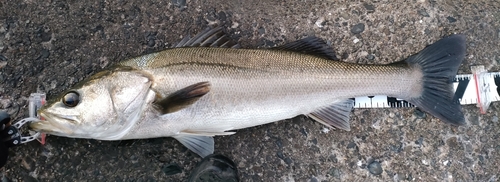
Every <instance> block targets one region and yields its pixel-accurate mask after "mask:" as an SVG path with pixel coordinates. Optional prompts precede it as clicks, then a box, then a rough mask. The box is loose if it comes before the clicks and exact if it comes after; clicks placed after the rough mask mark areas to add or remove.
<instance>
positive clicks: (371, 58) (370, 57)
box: [366, 54, 375, 60]
mask: <svg viewBox="0 0 500 182" xmlns="http://www.w3.org/2000/svg"><path fill="white" fill-rule="evenodd" d="M366 59H368V60H374V59H375V56H374V55H373V54H368V55H367V56H366Z"/></svg>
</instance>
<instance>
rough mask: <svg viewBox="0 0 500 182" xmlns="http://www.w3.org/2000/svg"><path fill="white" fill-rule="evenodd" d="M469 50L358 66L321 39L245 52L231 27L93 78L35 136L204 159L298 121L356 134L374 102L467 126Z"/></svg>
mask: <svg viewBox="0 0 500 182" xmlns="http://www.w3.org/2000/svg"><path fill="white" fill-rule="evenodd" d="M465 50H466V47H465V36H464V35H460V34H455V35H450V36H448V37H444V38H442V39H440V40H439V41H437V42H435V43H433V44H431V45H429V46H427V47H426V48H424V49H423V50H421V51H420V52H418V53H416V54H414V55H411V56H409V57H408V58H407V59H405V60H402V61H397V62H394V63H391V64H379V65H374V64H371V65H370V64H354V63H347V62H343V61H339V60H338V59H337V57H336V55H335V52H334V50H333V49H332V47H331V46H329V45H328V44H326V43H325V41H323V40H322V39H320V38H317V37H314V36H311V37H306V38H303V39H299V40H297V41H294V42H290V43H287V44H284V45H281V46H277V47H273V48H267V49H244V48H240V46H239V44H237V43H235V42H234V41H232V40H231V39H230V38H229V36H227V35H226V34H225V33H224V30H223V29H222V28H221V27H216V28H207V29H206V30H204V31H202V32H200V33H199V34H197V35H196V36H194V37H192V38H191V37H188V36H186V37H185V38H184V39H182V40H181V41H180V42H179V44H177V45H176V46H174V47H172V48H168V49H166V50H162V51H158V52H154V53H150V54H146V55H143V56H138V57H135V58H131V59H128V60H124V61H122V62H119V63H117V64H116V65H114V66H112V67H110V68H108V69H105V70H103V71H101V72H98V73H96V74H94V75H92V76H90V77H89V78H87V79H85V80H83V81H82V82H80V83H78V84H76V85H75V86H74V87H72V88H71V89H69V90H68V91H66V92H64V93H62V94H61V95H60V96H58V97H54V98H53V99H51V100H48V101H47V104H45V105H44V106H43V107H42V108H41V109H40V110H39V111H38V115H39V116H40V118H41V119H39V120H37V121H35V122H32V123H30V124H29V127H30V128H31V129H32V130H34V131H38V132H42V133H46V134H50V135H56V136H62V137H71V138H85V139H97V140H131V139H147V138H159V137H173V138H175V139H176V140H178V141H179V142H180V143H181V144H183V145H184V146H185V147H187V148H188V149H189V150H191V151H193V152H194V153H196V154H198V155H200V156H201V157H204V156H207V155H209V154H212V153H213V152H214V150H215V149H214V138H213V137H214V136H218V135H231V134H234V133H235V132H236V130H238V129H243V128H248V127H253V126H257V125H263V124H268V123H272V122H276V121H280V120H285V119H289V118H293V117H296V116H298V115H305V116H307V117H310V118H311V119H313V120H315V121H317V122H319V123H321V124H324V125H325V126H327V127H330V128H338V129H343V130H347V131H349V130H350V121H349V120H350V115H351V112H352V109H353V106H354V104H355V103H354V100H353V99H351V98H354V97H358V96H369V95H388V96H391V97H397V98H402V99H405V100H406V101H408V102H410V103H412V104H414V105H415V106H417V107H418V108H420V109H421V110H423V111H425V112H427V113H430V114H431V115H433V116H435V117H437V118H438V119H440V120H441V121H444V122H446V123H449V124H452V125H457V126H459V125H464V124H466V123H465V118H464V115H463V113H462V110H461V106H460V104H459V103H458V102H455V101H453V99H452V98H453V88H452V87H453V86H452V80H453V78H454V77H455V75H456V73H457V71H458V68H459V66H460V64H461V62H462V60H463V59H464V57H465Z"/></svg>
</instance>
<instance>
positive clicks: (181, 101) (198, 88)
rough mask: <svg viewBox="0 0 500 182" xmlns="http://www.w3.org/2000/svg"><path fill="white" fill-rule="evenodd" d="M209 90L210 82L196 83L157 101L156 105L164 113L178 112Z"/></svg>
mask: <svg viewBox="0 0 500 182" xmlns="http://www.w3.org/2000/svg"><path fill="white" fill-rule="evenodd" d="M209 91H210V83H208V82H199V83H195V84H193V85H190V86H187V87H185V88H183V89H180V90H178V91H176V92H174V93H172V94H170V95H169V96H167V97H166V98H164V99H162V100H160V101H158V102H155V105H156V106H157V108H158V109H159V110H160V112H161V113H162V114H167V113H172V112H176V111H178V110H181V109H184V108H186V107H188V106H190V105H191V104H193V103H195V102H196V101H197V100H198V99H200V98H201V97H202V96H204V95H205V94H207V93H208V92H209Z"/></svg>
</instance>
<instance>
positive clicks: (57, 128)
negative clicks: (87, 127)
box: [29, 112, 73, 135]
mask: <svg viewBox="0 0 500 182" xmlns="http://www.w3.org/2000/svg"><path fill="white" fill-rule="evenodd" d="M39 115H40V117H41V118H43V119H41V120H38V121H35V122H32V123H30V124H29V128H30V129H31V130H34V131H38V132H43V133H48V134H56V133H59V134H64V135H71V134H73V130H71V129H70V128H69V127H66V126H64V125H63V124H60V123H59V122H57V121H56V120H55V119H53V118H54V116H53V114H50V113H45V112H40V113H39ZM61 119H64V120H68V119H66V118H61ZM56 135H57V134H56Z"/></svg>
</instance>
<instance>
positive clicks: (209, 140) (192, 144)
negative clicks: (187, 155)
mask: <svg viewBox="0 0 500 182" xmlns="http://www.w3.org/2000/svg"><path fill="white" fill-rule="evenodd" d="M174 138H175V139H177V140H178V141H179V142H181V143H182V145H184V146H186V148H188V149H189V150H191V151H193V152H194V153H196V154H198V155H200V156H201V157H205V156H207V155H210V154H213V153H214V138H213V137H210V136H199V135H188V134H179V135H176V136H174Z"/></svg>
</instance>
